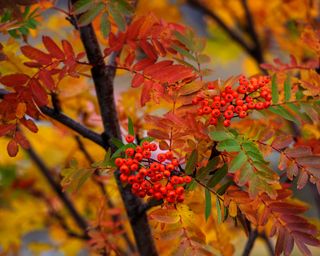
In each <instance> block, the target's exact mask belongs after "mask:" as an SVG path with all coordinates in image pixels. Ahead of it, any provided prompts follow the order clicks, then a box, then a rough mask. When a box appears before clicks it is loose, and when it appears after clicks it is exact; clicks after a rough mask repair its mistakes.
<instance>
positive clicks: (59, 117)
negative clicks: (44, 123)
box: [40, 107, 106, 147]
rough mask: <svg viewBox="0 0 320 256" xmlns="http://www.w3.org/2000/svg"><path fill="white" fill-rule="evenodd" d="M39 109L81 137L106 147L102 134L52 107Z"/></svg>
mask: <svg viewBox="0 0 320 256" xmlns="http://www.w3.org/2000/svg"><path fill="white" fill-rule="evenodd" d="M40 110H41V111H42V113H43V114H45V115H46V116H49V117H51V118H52V119H55V120H56V121H58V122H59V123H61V124H64V125H65V126H67V127H68V128H70V129H71V130H73V131H75V132H77V133H78V134H80V135H81V136H82V137H84V138H87V139H89V140H91V141H93V142H95V143H96V144H98V145H100V146H101V147H106V142H104V140H103V139H102V136H101V135H100V134H98V133H96V132H94V131H92V130H90V129H88V128H87V127H85V126H83V125H82V124H80V123H78V122H76V121H75V120H73V119H71V118H70V117H68V116H66V115H64V114H62V113H57V112H56V111H55V110H54V109H52V108H49V107H41V108H40Z"/></svg>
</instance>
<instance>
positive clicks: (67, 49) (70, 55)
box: [61, 40, 75, 59]
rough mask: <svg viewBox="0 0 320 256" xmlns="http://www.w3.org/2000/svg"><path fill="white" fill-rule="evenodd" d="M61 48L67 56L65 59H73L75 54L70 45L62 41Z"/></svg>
mask: <svg viewBox="0 0 320 256" xmlns="http://www.w3.org/2000/svg"><path fill="white" fill-rule="evenodd" d="M61 42H62V47H63V50H64V52H65V54H66V56H67V59H75V54H74V51H73V47H72V45H71V44H70V43H69V41H67V40H62V41H61Z"/></svg>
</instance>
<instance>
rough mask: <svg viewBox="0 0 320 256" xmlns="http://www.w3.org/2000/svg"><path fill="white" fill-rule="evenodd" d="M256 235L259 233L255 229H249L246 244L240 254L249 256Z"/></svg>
mask: <svg viewBox="0 0 320 256" xmlns="http://www.w3.org/2000/svg"><path fill="white" fill-rule="evenodd" d="M258 235H259V234H258V231H257V230H256V229H255V230H251V231H250V233H249V237H248V240H247V243H246V245H245V247H244V251H243V253H242V256H249V255H250V253H251V251H252V249H253V246H254V243H255V241H256V239H257V237H258Z"/></svg>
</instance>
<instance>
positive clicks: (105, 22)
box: [100, 12, 111, 37]
mask: <svg viewBox="0 0 320 256" xmlns="http://www.w3.org/2000/svg"><path fill="white" fill-rule="evenodd" d="M100 22H101V23H100V28H101V33H102V35H103V36H104V37H108V36H109V33H110V30H111V24H110V21H109V16H108V13H106V12H104V13H103V14H102V16H101V21H100Z"/></svg>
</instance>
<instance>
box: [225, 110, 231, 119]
mask: <svg viewBox="0 0 320 256" xmlns="http://www.w3.org/2000/svg"><path fill="white" fill-rule="evenodd" d="M224 117H225V118H226V119H231V118H232V117H233V111H231V110H227V111H225V112H224Z"/></svg>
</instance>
